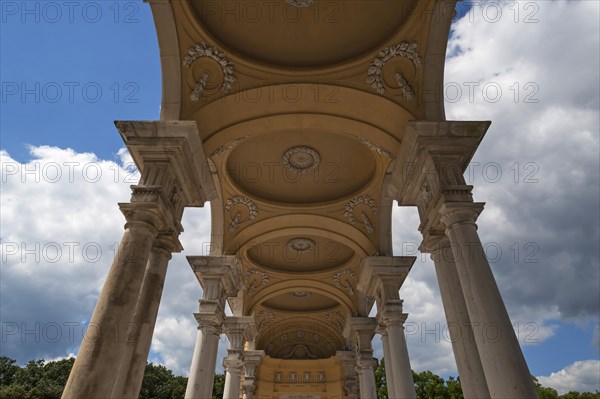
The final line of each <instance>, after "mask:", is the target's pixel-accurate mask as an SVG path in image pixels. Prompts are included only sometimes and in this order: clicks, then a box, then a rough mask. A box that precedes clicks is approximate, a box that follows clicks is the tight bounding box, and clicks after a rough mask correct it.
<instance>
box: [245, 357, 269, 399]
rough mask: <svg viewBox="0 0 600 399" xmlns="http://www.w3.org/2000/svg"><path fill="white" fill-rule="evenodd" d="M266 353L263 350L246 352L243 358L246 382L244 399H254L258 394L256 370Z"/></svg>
mask: <svg viewBox="0 0 600 399" xmlns="http://www.w3.org/2000/svg"><path fill="white" fill-rule="evenodd" d="M263 357H265V352H264V351H262V350H246V351H244V354H243V356H242V360H243V362H244V381H243V383H242V398H243V399H253V398H254V393H255V392H256V368H257V367H258V365H259V364H260V361H261V360H262V358H263Z"/></svg>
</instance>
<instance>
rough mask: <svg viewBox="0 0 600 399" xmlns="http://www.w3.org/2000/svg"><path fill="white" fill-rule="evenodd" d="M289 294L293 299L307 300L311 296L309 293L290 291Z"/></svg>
mask: <svg viewBox="0 0 600 399" xmlns="http://www.w3.org/2000/svg"><path fill="white" fill-rule="evenodd" d="M290 294H291V295H292V296H293V297H295V298H308V297H309V296H311V295H312V292H310V291H292V292H290Z"/></svg>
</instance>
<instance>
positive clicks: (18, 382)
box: [0, 356, 225, 399]
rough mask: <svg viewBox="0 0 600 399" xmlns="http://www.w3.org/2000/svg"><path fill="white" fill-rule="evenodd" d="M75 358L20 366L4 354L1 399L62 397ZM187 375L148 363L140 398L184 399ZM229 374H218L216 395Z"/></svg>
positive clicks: (220, 394) (0, 359) (0, 371)
mask: <svg viewBox="0 0 600 399" xmlns="http://www.w3.org/2000/svg"><path fill="white" fill-rule="evenodd" d="M74 362H75V359H73V358H71V359H64V360H58V361H55V362H45V361H44V360H32V361H30V362H29V363H27V365H25V367H19V366H18V365H17V364H16V361H15V360H14V359H10V358H8V357H5V356H0V399H60V397H61V395H62V391H63V389H64V386H65V384H66V383H67V379H68V378H69V373H70V372H71V369H72V368H73V363H74ZM186 385H187V378H186V377H181V376H176V375H174V374H173V372H172V371H171V370H169V369H168V368H166V367H165V366H161V365H155V364H147V365H146V370H145V372H144V379H143V381H142V388H141V390H140V396H139V399H183V397H184V395H185V387H186ZM224 385H225V377H224V375H223V374H216V375H215V385H214V388H213V398H217V399H221V398H222V397H223V388H224Z"/></svg>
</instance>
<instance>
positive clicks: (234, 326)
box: [223, 316, 257, 353]
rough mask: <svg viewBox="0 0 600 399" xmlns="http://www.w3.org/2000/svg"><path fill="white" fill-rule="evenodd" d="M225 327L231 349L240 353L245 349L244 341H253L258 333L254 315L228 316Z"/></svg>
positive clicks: (224, 323)
mask: <svg viewBox="0 0 600 399" xmlns="http://www.w3.org/2000/svg"><path fill="white" fill-rule="evenodd" d="M223 329H224V331H225V334H227V338H229V349H230V350H232V351H237V352H240V353H241V352H242V351H243V350H244V343H245V342H246V341H252V340H253V339H254V338H255V337H256V334H257V332H256V324H255V322H254V317H252V316H227V317H225V320H224V322H223Z"/></svg>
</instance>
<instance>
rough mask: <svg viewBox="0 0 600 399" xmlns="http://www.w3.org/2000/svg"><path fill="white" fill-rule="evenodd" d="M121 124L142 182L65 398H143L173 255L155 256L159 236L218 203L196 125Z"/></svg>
mask: <svg viewBox="0 0 600 399" xmlns="http://www.w3.org/2000/svg"><path fill="white" fill-rule="evenodd" d="M116 125H117V128H118V130H119V133H120V134H121V137H122V138H123V140H124V141H125V144H126V145H127V148H128V149H129V152H130V154H131V156H132V158H133V160H134V161H135V164H136V166H137V167H138V169H139V171H140V172H141V178H140V181H139V183H138V184H137V185H134V186H132V187H131V188H132V192H133V193H132V196H131V202H130V203H122V204H119V207H120V209H121V212H123V214H124V215H125V218H126V220H127V224H126V225H125V234H124V235H123V239H122V240H121V244H120V246H119V250H118V252H117V255H116V257H115V259H114V261H113V264H112V267H111V269H110V271H109V274H108V278H107V279H106V282H105V284H104V288H103V289H102V293H101V295H100V299H99V300H98V303H97V304H96V308H95V310H94V314H93V316H92V318H91V322H90V328H89V329H88V332H87V334H86V336H85V337H84V339H83V342H82V344H81V347H80V349H79V353H78V354H77V359H76V361H75V364H74V366H73V369H72V370H71V374H70V375H69V380H68V381H67V384H66V386H65V390H64V391H63V398H65V399H67V398H68V399H71V398H90V399H94V398H102V399H106V398H110V397H111V394H112V393H113V392H114V393H115V395H118V396H121V395H125V393H124V392H127V394H126V395H127V396H129V393H132V396H137V394H136V393H134V392H135V391H136V390H137V389H138V388H136V386H138V385H139V383H141V378H142V377H141V376H142V375H143V369H144V367H145V363H146V356H147V352H148V349H146V347H149V342H150V340H151V336H152V329H153V328H154V323H155V321H156V311H157V309H158V304H159V301H160V295H161V291H162V282H163V280H164V269H165V267H166V262H167V261H168V257H169V256H170V250H167V252H168V254H167V255H165V254H160V253H157V252H155V251H154V252H153V253H152V255H151V247H152V246H153V245H155V244H156V243H155V237H157V235H159V234H160V235H161V236H162V235H164V234H165V233H167V232H168V233H167V234H168V235H175V237H177V236H178V235H179V233H180V232H181V231H183V227H182V226H181V217H182V215H183V211H184V208H185V207H186V206H202V205H203V204H204V202H205V201H206V199H210V198H212V197H214V184H213V182H212V180H211V179H207V176H210V174H209V173H207V172H206V170H205V169H206V157H205V155H204V150H203V149H202V142H201V141H200V135H199V133H198V129H197V126H196V122H193V121H157V122H139V121H128V122H117V123H116ZM159 241H160V239H159ZM156 245H159V246H160V243H159V244H156ZM175 247H176V248H179V247H178V244H177V245H175ZM175 247H174V248H175ZM163 255H164V256H166V258H165V257H164V256H163ZM149 258H150V264H148V260H149ZM147 267H148V269H147ZM161 276H162V277H161ZM142 287H144V288H142ZM136 309H137V310H136ZM132 340H135V341H137V342H131V341H132ZM119 370H121V371H119ZM125 370H127V372H128V373H131V378H126V377H123V376H121V377H123V378H120V381H119V382H118V381H117V376H119V374H120V373H121V372H125ZM123 380H125V382H124V381H123Z"/></svg>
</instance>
